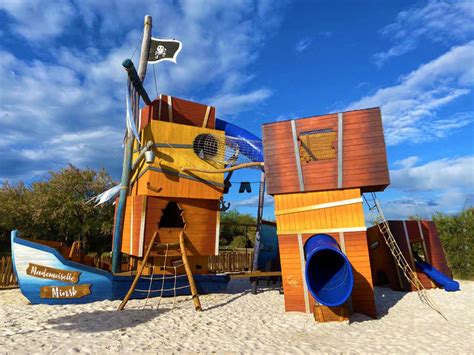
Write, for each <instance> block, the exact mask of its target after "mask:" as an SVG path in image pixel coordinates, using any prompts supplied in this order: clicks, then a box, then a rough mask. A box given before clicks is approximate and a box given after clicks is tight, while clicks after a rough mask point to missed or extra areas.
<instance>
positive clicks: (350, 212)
mask: <svg viewBox="0 0 474 355" xmlns="http://www.w3.org/2000/svg"><path fill="white" fill-rule="evenodd" d="M360 197H361V195H360V190H359V189H346V190H333V191H317V192H306V193H294V194H283V195H275V196H274V198H275V214H276V222H277V231H278V233H283V234H287V233H288V231H291V233H298V232H301V231H305V230H319V229H333V228H353V227H364V226H365V221H364V211H363V207H362V202H357V203H353V204H349V205H343V206H334V207H326V208H322V209H314V210H309V211H299V212H298V211H293V212H292V211H288V210H291V209H297V208H304V207H311V206H314V205H321V204H326V203H331V202H338V201H344V200H350V199H355V198H360ZM284 211H287V212H291V213H285V214H280V213H282V212H284Z"/></svg>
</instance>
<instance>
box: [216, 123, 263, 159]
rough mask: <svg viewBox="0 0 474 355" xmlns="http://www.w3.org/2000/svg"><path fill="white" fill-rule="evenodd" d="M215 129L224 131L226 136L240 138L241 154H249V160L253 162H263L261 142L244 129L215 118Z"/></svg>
mask: <svg viewBox="0 0 474 355" xmlns="http://www.w3.org/2000/svg"><path fill="white" fill-rule="evenodd" d="M216 129H218V130H220V131H224V132H225V134H226V135H228V136H231V137H237V138H241V139H242V142H241V143H239V144H240V145H241V148H242V149H241V150H242V152H251V153H252V154H251V157H248V158H250V160H252V161H254V162H263V144H262V140H261V139H260V138H258V137H257V136H256V135H254V134H252V133H250V132H249V131H247V130H246V129H243V128H241V127H239V126H236V125H235V124H233V123H230V122H227V121H224V120H221V119H219V118H216Z"/></svg>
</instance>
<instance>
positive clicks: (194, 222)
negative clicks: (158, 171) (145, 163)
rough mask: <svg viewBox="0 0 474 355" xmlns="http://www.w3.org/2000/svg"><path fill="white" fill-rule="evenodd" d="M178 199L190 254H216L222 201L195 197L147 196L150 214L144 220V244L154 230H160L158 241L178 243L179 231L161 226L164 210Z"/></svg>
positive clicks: (148, 240)
mask: <svg viewBox="0 0 474 355" xmlns="http://www.w3.org/2000/svg"><path fill="white" fill-rule="evenodd" d="M170 201H174V202H177V203H178V205H179V207H180V208H181V209H182V210H183V214H182V217H183V219H184V221H185V222H186V229H185V234H186V238H187V242H188V243H187V245H188V247H189V248H188V254H189V255H215V250H216V238H219V233H218V232H219V231H218V230H217V222H218V221H219V218H220V214H219V201H216V200H195V199H173V200H170V199H162V198H157V197H151V196H150V197H148V206H147V217H146V223H145V246H147V245H148V243H149V242H150V240H151V238H152V236H153V233H154V232H155V231H156V230H158V232H159V237H158V239H157V241H158V242H159V243H176V242H177V241H178V240H179V230H174V229H168V228H161V229H160V228H158V223H159V222H160V219H161V216H162V213H163V209H164V208H165V207H166V205H167V204H168V203H169V202H170Z"/></svg>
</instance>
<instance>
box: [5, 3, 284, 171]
mask: <svg viewBox="0 0 474 355" xmlns="http://www.w3.org/2000/svg"><path fill="white" fill-rule="evenodd" d="M0 4H1V5H0V11H2V10H3V11H5V12H6V13H7V14H8V16H9V22H8V26H9V29H10V31H13V33H14V34H15V35H16V36H19V37H22V38H25V39H27V40H28V41H27V43H26V44H25V45H28V43H30V45H31V51H30V52H29V57H28V59H23V58H21V57H18V56H15V55H13V54H12V53H10V52H8V50H6V49H5V47H3V48H4V49H3V51H2V52H1V53H0V77H1V78H2V79H4V80H2V82H1V83H0V85H1V88H0V90H1V91H2V95H0V136H1V139H0V146H1V147H2V150H1V151H0V160H1V161H2V164H1V167H0V179H1V178H6V179H17V178H19V177H22V176H25V173H26V176H28V177H29V178H32V177H33V176H31V172H35V173H43V172H44V171H47V170H50V169H57V168H59V167H61V166H64V165H65V164H66V163H69V162H71V163H74V164H78V165H80V166H89V167H94V168H97V167H106V168H107V169H109V170H110V171H112V173H114V174H115V175H118V172H119V171H120V166H121V158H120V156H121V148H120V147H121V143H122V137H123V129H124V111H125V108H124V95H125V94H124V93H125V86H126V85H125V81H126V75H125V72H124V70H123V69H122V65H121V63H122V61H123V60H124V59H125V58H128V57H130V56H131V55H132V53H133V51H134V49H135V47H136V46H137V44H139V43H140V41H141V28H142V23H143V15H144V14H147V13H148V14H150V15H152V16H153V21H154V27H153V32H152V33H153V35H154V36H160V37H165V38H169V37H174V38H178V39H180V40H181V41H182V42H183V50H182V52H181V54H180V56H179V57H178V65H174V64H171V63H163V64H160V65H159V66H157V67H156V69H157V70H156V72H157V84H158V90H159V92H160V93H167V94H170V95H174V96H179V97H183V98H188V99H189V98H192V99H195V100H196V101H201V102H203V103H209V102H206V101H203V99H205V98H206V97H207V98H208V100H209V101H210V100H211V99H210V98H213V101H214V102H215V103H216V104H217V105H219V106H218V107H217V111H218V112H217V113H218V115H221V113H222V112H224V113H226V114H236V113H238V112H242V111H243V110H246V109H249V108H250V107H251V106H252V105H254V104H257V103H262V102H263V101H265V100H266V99H267V98H268V97H269V96H270V95H271V92H270V90H268V89H266V88H258V87H256V88H254V89H253V90H249V89H248V88H246V86H247V85H248V84H249V83H250V82H251V81H252V79H253V78H254V75H253V74H252V73H251V72H250V65H251V63H252V62H253V61H254V60H255V59H256V58H257V57H258V54H259V50H260V47H261V46H262V45H263V43H264V41H265V39H266V38H267V36H268V35H269V34H271V33H273V32H274V31H272V30H273V29H274V27H275V26H277V25H278V24H279V19H280V18H281V14H282V12H281V8H282V6H283V5H281V4H276V5H275V4H274V3H273V2H271V1H258V2H255V1H251V0H239V1H232V2H224V1H197V0H193V1H185V0H183V1H164V2H159V3H158V2H154V1H147V0H138V1H133V2H132V1H118V0H115V1H93V0H81V1H76V0H74V1H72V0H71V1H66V0H65V1H62V2H45V3H44V4H40V3H39V2H29V1H7V2H5V1H4V2H0ZM132 6H133V11H130V8H131V7H132ZM70 9H73V10H74V11H72V12H70ZM43 10H44V11H43ZM56 10H57V14H58V15H67V16H64V18H65V19H66V20H67V24H64V23H61V22H60V21H59V20H57V19H55V17H54V16H56V15H51V16H50V15H49V14H50V13H51V12H54V11H56ZM42 11H43V12H42ZM36 12H41V14H39V15H38V17H37V19H39V20H41V19H43V17H45V16H50V17H48V18H47V19H44V21H43V22H44V26H45V27H44V28H40V27H41V26H43V23H41V22H40V21H39V20H38V21H37V22H34V21H32V22H33V23H30V21H31V18H30V16H32V14H33V15H34V14H35V13H36ZM55 14H56V12H55ZM165 15H166V16H165ZM41 16H43V17H41ZM61 18H63V17H61ZM72 24H74V27H72ZM23 27H28V28H25V29H22V28H23ZM73 28H74V30H73ZM77 31H81V33H80V35H81V38H80V39H76V40H74V41H71V40H69V39H70V36H71V35H75V36H77V34H78V32H77ZM9 35H10V33H9ZM40 42H41V48H39V47H38V46H37V44H38V43H40ZM138 51H139V50H138ZM45 58H46V59H45ZM137 58H138V54H136V55H135V57H134V61H135V63H137V62H138V59H137ZM40 59H41V60H40ZM7 82H8V87H7V86H6V85H7V84H6V83H7ZM145 86H146V87H147V88H148V91H149V93H150V96H154V94H155V90H154V84H153V71H152V68H151V67H149V68H148V74H147V79H146V81H145ZM196 96H197V97H196ZM13 156H14V157H15V159H13V158H11V159H10V157H13Z"/></svg>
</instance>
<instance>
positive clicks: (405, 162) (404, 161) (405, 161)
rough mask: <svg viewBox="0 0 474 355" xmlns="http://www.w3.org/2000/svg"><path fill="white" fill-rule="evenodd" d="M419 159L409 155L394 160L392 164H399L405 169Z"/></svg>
mask: <svg viewBox="0 0 474 355" xmlns="http://www.w3.org/2000/svg"><path fill="white" fill-rule="evenodd" d="M419 160H420V158H419V157H416V156H411V157H408V158H405V159H402V160H398V161H396V162H394V163H393V165H395V166H399V167H401V168H402V169H406V168H411V167H412V166H414V165H415V164H416V163H417V162H418V161H419Z"/></svg>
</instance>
